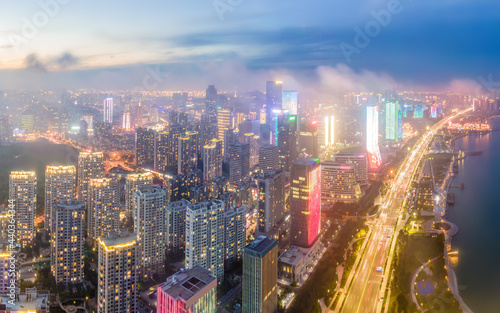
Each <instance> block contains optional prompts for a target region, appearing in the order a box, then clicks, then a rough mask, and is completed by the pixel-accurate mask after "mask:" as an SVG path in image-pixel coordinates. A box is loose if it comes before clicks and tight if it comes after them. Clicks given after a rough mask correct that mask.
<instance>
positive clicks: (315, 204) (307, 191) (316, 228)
mask: <svg viewBox="0 0 500 313" xmlns="http://www.w3.org/2000/svg"><path fill="white" fill-rule="evenodd" d="M290 175H291V177H290V178H291V184H290V187H291V200H290V215H291V220H292V221H291V222H292V223H291V232H290V233H291V245H294V246H299V247H310V246H312V245H313V244H314V242H315V241H316V239H317V238H318V235H319V232H320V229H321V167H320V161H319V159H315V158H303V159H300V160H298V161H296V162H294V163H293V165H292V169H291V173H290Z"/></svg>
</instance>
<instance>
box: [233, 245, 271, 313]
mask: <svg viewBox="0 0 500 313" xmlns="http://www.w3.org/2000/svg"><path fill="white" fill-rule="evenodd" d="M242 281H243V282H242V284H243V286H242V297H243V301H242V310H243V311H242V312H243V313H273V312H275V311H276V310H277V308H278V286H277V285H278V241H277V240H276V239H272V238H269V237H265V236H259V237H257V239H255V240H254V241H252V242H251V243H250V244H248V245H247V246H246V247H245V251H244V252H243V279H242Z"/></svg>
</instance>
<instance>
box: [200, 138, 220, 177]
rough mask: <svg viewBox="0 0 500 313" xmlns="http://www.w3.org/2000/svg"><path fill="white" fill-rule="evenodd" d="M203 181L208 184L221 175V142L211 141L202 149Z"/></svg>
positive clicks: (218, 140) (217, 140)
mask: <svg viewBox="0 0 500 313" xmlns="http://www.w3.org/2000/svg"><path fill="white" fill-rule="evenodd" d="M202 157H203V181H204V182H205V183H210V182H211V181H212V179H214V178H215V177H217V176H221V175H222V140H220V139H213V140H212V141H211V142H210V144H208V145H205V146H204V147H203V156H202Z"/></svg>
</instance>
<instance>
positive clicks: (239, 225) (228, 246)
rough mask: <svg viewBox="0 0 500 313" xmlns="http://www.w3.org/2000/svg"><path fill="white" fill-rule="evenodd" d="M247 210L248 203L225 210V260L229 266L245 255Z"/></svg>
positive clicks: (226, 265)
mask: <svg viewBox="0 0 500 313" xmlns="http://www.w3.org/2000/svg"><path fill="white" fill-rule="evenodd" d="M246 211H247V206H246V205H242V206H233V207H232V208H226V210H225V211H224V230H225V242H224V260H225V262H226V263H225V267H227V268H229V267H230V266H231V265H232V264H233V263H234V262H236V261H239V260H241V257H242V255H243V249H244V248H245V245H246V243H247V241H246V237H247V228H246Z"/></svg>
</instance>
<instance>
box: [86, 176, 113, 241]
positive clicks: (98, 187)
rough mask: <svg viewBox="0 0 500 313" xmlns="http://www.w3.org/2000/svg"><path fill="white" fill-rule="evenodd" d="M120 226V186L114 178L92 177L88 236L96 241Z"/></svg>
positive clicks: (88, 205)
mask: <svg viewBox="0 0 500 313" xmlns="http://www.w3.org/2000/svg"><path fill="white" fill-rule="evenodd" d="M119 226H120V188H119V183H118V180H116V179H114V178H97V179H91V180H90V181H89V186H88V195H87V231H88V237H89V238H90V239H91V240H93V241H96V240H97V239H98V238H99V237H102V236H106V235H107V234H108V233H109V232H111V231H118V229H119Z"/></svg>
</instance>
